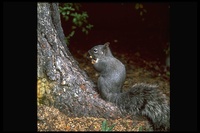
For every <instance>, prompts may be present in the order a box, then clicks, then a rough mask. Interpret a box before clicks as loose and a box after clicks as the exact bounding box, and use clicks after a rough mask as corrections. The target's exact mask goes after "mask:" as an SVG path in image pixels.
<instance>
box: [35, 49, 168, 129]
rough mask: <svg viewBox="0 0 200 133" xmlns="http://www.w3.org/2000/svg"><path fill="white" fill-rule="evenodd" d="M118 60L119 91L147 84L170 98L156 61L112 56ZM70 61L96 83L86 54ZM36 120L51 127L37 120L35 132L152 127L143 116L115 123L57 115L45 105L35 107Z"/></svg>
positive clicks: (164, 71)
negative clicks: (123, 69) (123, 68)
mask: <svg viewBox="0 0 200 133" xmlns="http://www.w3.org/2000/svg"><path fill="white" fill-rule="evenodd" d="M113 55H114V56H115V57H116V58H118V59H119V60H120V61H122V63H124V64H125V66H126V72H127V75H126V81H125V83H124V86H123V89H124V90H127V89H128V88H130V87H131V86H132V85H134V84H136V83H148V84H154V85H158V86H159V88H160V89H161V91H163V92H164V93H165V94H166V95H167V96H168V97H170V72H169V70H167V69H166V68H165V66H164V65H161V64H160V63H159V62H158V61H146V60H144V59H142V58H140V55H139V54H135V55H129V54H116V53H113ZM74 58H75V59H76V60H77V61H78V62H79V66H80V68H81V69H83V70H85V71H86V72H87V74H88V76H89V77H90V78H91V79H92V80H93V81H94V82H95V83H96V81H97V78H98V73H97V72H96V71H95V70H94V68H93V66H92V64H91V63H90V60H89V59H88V55H87V53H85V52H81V51H78V52H77V54H76V55H74ZM38 108H40V109H38V110H39V111H42V112H44V113H38V114H39V118H40V119H41V118H43V119H46V122H49V123H51V125H52V124H53V125H52V127H48V126H47V125H49V124H47V123H44V122H42V121H40V120H38V131H105V130H106V129H109V127H111V126H112V125H113V126H114V127H113V129H112V131H152V127H151V125H150V124H149V122H148V120H147V119H146V118H144V117H140V119H131V118H127V117H126V118H119V119H115V120H110V119H109V120H108V119H107V120H106V119H105V118H94V117H79V118H78V117H76V118H70V117H67V116H66V115H64V114H62V113H61V112H59V110H58V109H55V108H53V107H47V106H45V105H39V106H38ZM104 120H106V122H107V125H108V127H107V128H106V127H102V123H103V121H104Z"/></svg>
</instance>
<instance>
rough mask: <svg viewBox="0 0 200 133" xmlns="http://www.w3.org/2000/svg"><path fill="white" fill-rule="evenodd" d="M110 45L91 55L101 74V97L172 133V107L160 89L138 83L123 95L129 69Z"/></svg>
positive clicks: (92, 52) (97, 48)
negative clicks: (114, 53)
mask: <svg viewBox="0 0 200 133" xmlns="http://www.w3.org/2000/svg"><path fill="white" fill-rule="evenodd" d="M109 44H110V43H109V42H107V43H105V44H104V45H97V46H94V47H93V48H91V49H90V50H89V51H88V53H89V55H90V58H91V63H92V64H93V65H94V68H95V69H96V70H97V71H98V72H99V73H100V76H99V78H98V83H97V87H98V91H99V92H100V95H101V97H102V98H103V99H105V100H106V101H110V102H112V103H115V104H116V105H117V106H118V107H119V108H120V109H121V110H125V111H127V112H129V113H132V114H140V115H144V116H146V117H148V118H149V119H150V121H151V122H152V124H153V128H154V130H160V129H162V130H163V129H164V130H170V123H169V122H170V105H169V102H168V101H167V97H166V95H165V94H163V93H162V92H161V91H160V90H159V89H158V86H156V85H149V84H145V83H138V84H135V85H133V86H132V87H131V88H130V89H129V90H128V91H126V92H122V86H123V84H124V81H125V78H126V69H125V66H124V64H123V63H121V62H120V61H119V60H118V59H116V58H115V57H114V56H113V55H112V52H111V50H110V48H109Z"/></svg>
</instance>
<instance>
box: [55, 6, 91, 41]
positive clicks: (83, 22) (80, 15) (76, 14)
mask: <svg viewBox="0 0 200 133" xmlns="http://www.w3.org/2000/svg"><path fill="white" fill-rule="evenodd" d="M80 8H81V4H78V3H64V4H61V5H60V6H59V11H60V13H61V15H62V16H63V18H64V19H65V20H66V21H70V22H71V23H72V26H71V31H70V33H69V34H68V35H67V36H66V38H65V41H66V42H67V44H69V40H70V38H71V37H73V36H74V34H75V32H76V30H81V31H82V32H83V33H85V34H86V35H87V34H88V33H89V30H91V28H92V27H93V25H92V24H90V23H89V22H88V17H89V16H88V14H87V12H85V11H81V10H80Z"/></svg>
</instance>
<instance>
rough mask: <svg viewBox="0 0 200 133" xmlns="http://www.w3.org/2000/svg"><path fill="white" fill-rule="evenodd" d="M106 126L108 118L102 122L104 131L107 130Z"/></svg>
mask: <svg viewBox="0 0 200 133" xmlns="http://www.w3.org/2000/svg"><path fill="white" fill-rule="evenodd" d="M106 127H107V122H106V120H104V121H103V122H102V126H101V129H102V131H105V130H106Z"/></svg>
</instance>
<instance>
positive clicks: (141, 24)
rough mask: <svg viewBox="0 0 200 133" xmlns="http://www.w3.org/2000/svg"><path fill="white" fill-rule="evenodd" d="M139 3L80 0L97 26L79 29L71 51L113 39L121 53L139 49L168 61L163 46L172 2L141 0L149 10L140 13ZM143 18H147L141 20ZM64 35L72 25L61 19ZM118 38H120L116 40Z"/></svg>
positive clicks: (113, 46) (70, 46) (157, 58)
mask: <svg viewBox="0 0 200 133" xmlns="http://www.w3.org/2000/svg"><path fill="white" fill-rule="evenodd" d="M135 4H136V3H81V5H82V7H81V10H83V11H86V12H87V13H88V15H89V19H88V20H89V23H91V24H93V25H94V27H93V28H92V30H90V31H89V34H88V35H85V34H83V33H82V32H81V30H80V31H79V32H76V33H75V35H74V37H73V38H71V40H70V45H69V49H70V50H71V51H72V53H74V54H75V53H76V51H78V50H83V51H87V50H89V49H90V48H91V47H93V46H94V45H97V44H99V43H105V42H108V41H109V42H110V43H111V44H110V47H111V49H112V51H115V52H118V53H131V54H135V53H136V52H139V53H140V55H141V57H143V58H145V59H150V60H159V61H160V62H161V63H164V62H165V52H164V49H165V48H166V47H167V45H166V44H167V43H168V42H170V38H169V17H170V16H169V10H170V7H169V4H168V3H141V4H142V5H143V8H144V9H146V11H147V13H144V15H143V16H140V14H139V11H138V10H136V9H135ZM142 18H144V21H142ZM62 26H63V29H64V32H65V35H67V34H68V33H69V28H70V25H69V23H67V22H66V21H65V20H64V19H62ZM114 40H117V42H114Z"/></svg>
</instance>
